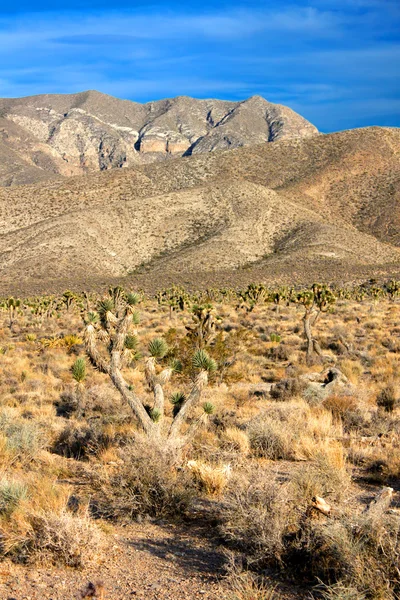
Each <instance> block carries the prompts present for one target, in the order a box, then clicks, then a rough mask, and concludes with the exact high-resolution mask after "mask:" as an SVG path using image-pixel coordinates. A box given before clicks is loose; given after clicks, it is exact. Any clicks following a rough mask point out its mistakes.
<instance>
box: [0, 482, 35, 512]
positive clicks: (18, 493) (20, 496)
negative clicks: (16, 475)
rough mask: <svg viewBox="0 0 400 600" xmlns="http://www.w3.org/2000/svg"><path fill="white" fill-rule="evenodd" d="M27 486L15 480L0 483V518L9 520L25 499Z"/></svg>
mask: <svg viewBox="0 0 400 600" xmlns="http://www.w3.org/2000/svg"><path fill="white" fill-rule="evenodd" d="M27 494H28V488H27V486H26V485H25V484H24V483H23V482H21V481H17V480H8V479H2V481H0V516H1V517H7V518H9V517H10V516H11V514H12V513H13V512H14V510H15V509H16V508H17V506H18V504H19V503H20V502H21V500H24V499H25V498H26V497H27Z"/></svg>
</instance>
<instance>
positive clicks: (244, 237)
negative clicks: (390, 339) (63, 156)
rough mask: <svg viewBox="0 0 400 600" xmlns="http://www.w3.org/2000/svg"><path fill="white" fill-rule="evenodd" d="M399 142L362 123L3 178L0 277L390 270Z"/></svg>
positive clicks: (228, 278) (399, 200)
mask: <svg viewBox="0 0 400 600" xmlns="http://www.w3.org/2000/svg"><path fill="white" fill-rule="evenodd" d="M399 152H400V132H399V131H398V130H395V129H381V128H367V129H364V130H353V131H346V132H341V133H338V134H331V135H325V136H316V137H311V138H307V139H303V140H299V139H295V140H282V141H279V142H276V143H275V144H262V145H259V146H256V147H252V148H239V149H236V150H230V151H222V152H221V151H219V152H214V153H212V154H210V153H206V154H199V155H196V156H191V157H186V158H179V159H175V160H173V161H167V162H163V163H154V164H150V165H144V166H141V167H137V168H134V169H124V170H112V171H109V172H106V173H98V174H94V175H90V176H86V177H72V178H69V179H66V180H57V181H53V182H46V183H38V184H35V185H26V186H19V187H14V188H3V189H1V190H0V206H1V218H0V228H1V229H0V231H1V237H0V253H1V274H2V281H3V284H2V288H3V290H10V289H27V290H35V289H37V290H41V289H45V290H47V289H50V288H57V287H63V286H66V285H75V286H81V285H88V286H95V285H99V284H106V283H108V282H109V281H111V280H122V279H125V278H127V277H128V278H129V279H132V278H133V279H134V280H135V284H138V285H141V284H143V285H145V286H147V287H149V286H150V287H153V288H154V287H157V286H158V285H161V284H162V283H168V282H171V281H182V282H185V283H187V284H191V285H202V284H207V285H212V284H213V283H218V282H220V283H221V282H222V283H223V282H230V283H231V284H235V283H243V282H245V281H247V280H251V279H264V280H269V279H271V280H285V281H288V280H293V281H296V280H303V281H304V280H307V279H316V278H319V277H322V278H324V279H328V280H334V279H338V278H340V279H345V280H350V279H352V278H354V277H358V276H360V277H361V276H362V277H364V276H368V275H371V274H375V275H376V274H378V275H382V276H385V275H388V274H389V275H390V274H394V273H395V272H397V271H400V267H399V265H400V237H399V229H400V228H399V218H400V217H399V215H400V195H399V179H400V175H399V173H400V169H399ZM49 286H50V287H49Z"/></svg>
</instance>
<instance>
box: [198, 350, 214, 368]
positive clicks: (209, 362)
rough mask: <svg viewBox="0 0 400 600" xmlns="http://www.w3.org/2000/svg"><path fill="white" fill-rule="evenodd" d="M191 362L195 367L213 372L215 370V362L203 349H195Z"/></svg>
mask: <svg viewBox="0 0 400 600" xmlns="http://www.w3.org/2000/svg"><path fill="white" fill-rule="evenodd" d="M192 364H193V367H194V368H195V369H199V370H201V371H207V372H208V373H214V372H215V371H216V370H217V363H216V362H215V360H214V359H213V358H211V357H210V355H209V354H208V352H206V351H205V350H197V352H196V353H195V354H194V356H193V359H192Z"/></svg>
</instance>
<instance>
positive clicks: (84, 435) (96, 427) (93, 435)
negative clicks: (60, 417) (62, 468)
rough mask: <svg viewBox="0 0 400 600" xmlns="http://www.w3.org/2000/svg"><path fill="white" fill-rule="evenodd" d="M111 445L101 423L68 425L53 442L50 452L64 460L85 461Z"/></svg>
mask: <svg viewBox="0 0 400 600" xmlns="http://www.w3.org/2000/svg"><path fill="white" fill-rule="evenodd" d="M111 443H112V440H111V438H110V436H109V435H108V434H107V433H105V432H104V430H103V428H102V425H101V423H96V422H94V423H93V424H92V425H90V426H89V425H80V424H79V423H75V422H74V423H68V425H67V426H66V427H65V428H64V429H63V430H62V431H61V432H60V433H59V435H58V437H57V439H56V440H55V442H54V444H53V447H52V452H54V453H55V454H60V455H61V456H65V457H66V458H75V459H77V460H85V459H87V458H88V457H89V456H90V455H91V454H93V455H97V454H98V453H99V452H101V451H102V450H104V449H105V448H108V447H109V446H110V445H111Z"/></svg>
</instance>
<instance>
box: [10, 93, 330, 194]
mask: <svg viewBox="0 0 400 600" xmlns="http://www.w3.org/2000/svg"><path fill="white" fill-rule="evenodd" d="M317 133H318V131H317V129H316V128H315V127H314V126H313V125H312V124H311V123H309V122H308V121H307V120H306V119H304V118H303V117H301V116H300V115H298V114H297V113H295V112H294V111H292V110H291V109H290V108H287V107H285V106H281V105H278V104H272V103H271V102H267V100H265V99H264V98H262V97H260V96H253V97H251V98H249V99H248V100H244V101H243V102H228V101H223V100H197V99H194V98H189V97H187V96H179V97H177V98H172V99H167V100H159V101H157V102H149V103H147V104H139V103H136V102H131V101H129V100H119V99H118V98H114V97H112V96H107V95H106V94H101V93H99V92H96V91H88V92H82V93H79V94H67V95H40V96H31V97H26V98H13V99H7V98H5V99H0V185H3V186H10V185H16V184H23V183H33V182H36V181H41V180H44V179H51V178H57V177H60V176H73V175H81V174H85V173H90V172H95V171H103V170H108V169H112V168H121V167H129V166H135V165H139V164H143V163H148V162H153V161H159V160H163V159H166V158H170V157H176V156H188V155H191V154H199V153H203V152H213V151H214V150H221V149H228V148H237V147H239V146H247V145H254V144H260V143H267V142H274V141H277V140H282V139H291V138H296V137H300V138H305V137H309V136H313V135H315V134H317Z"/></svg>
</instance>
